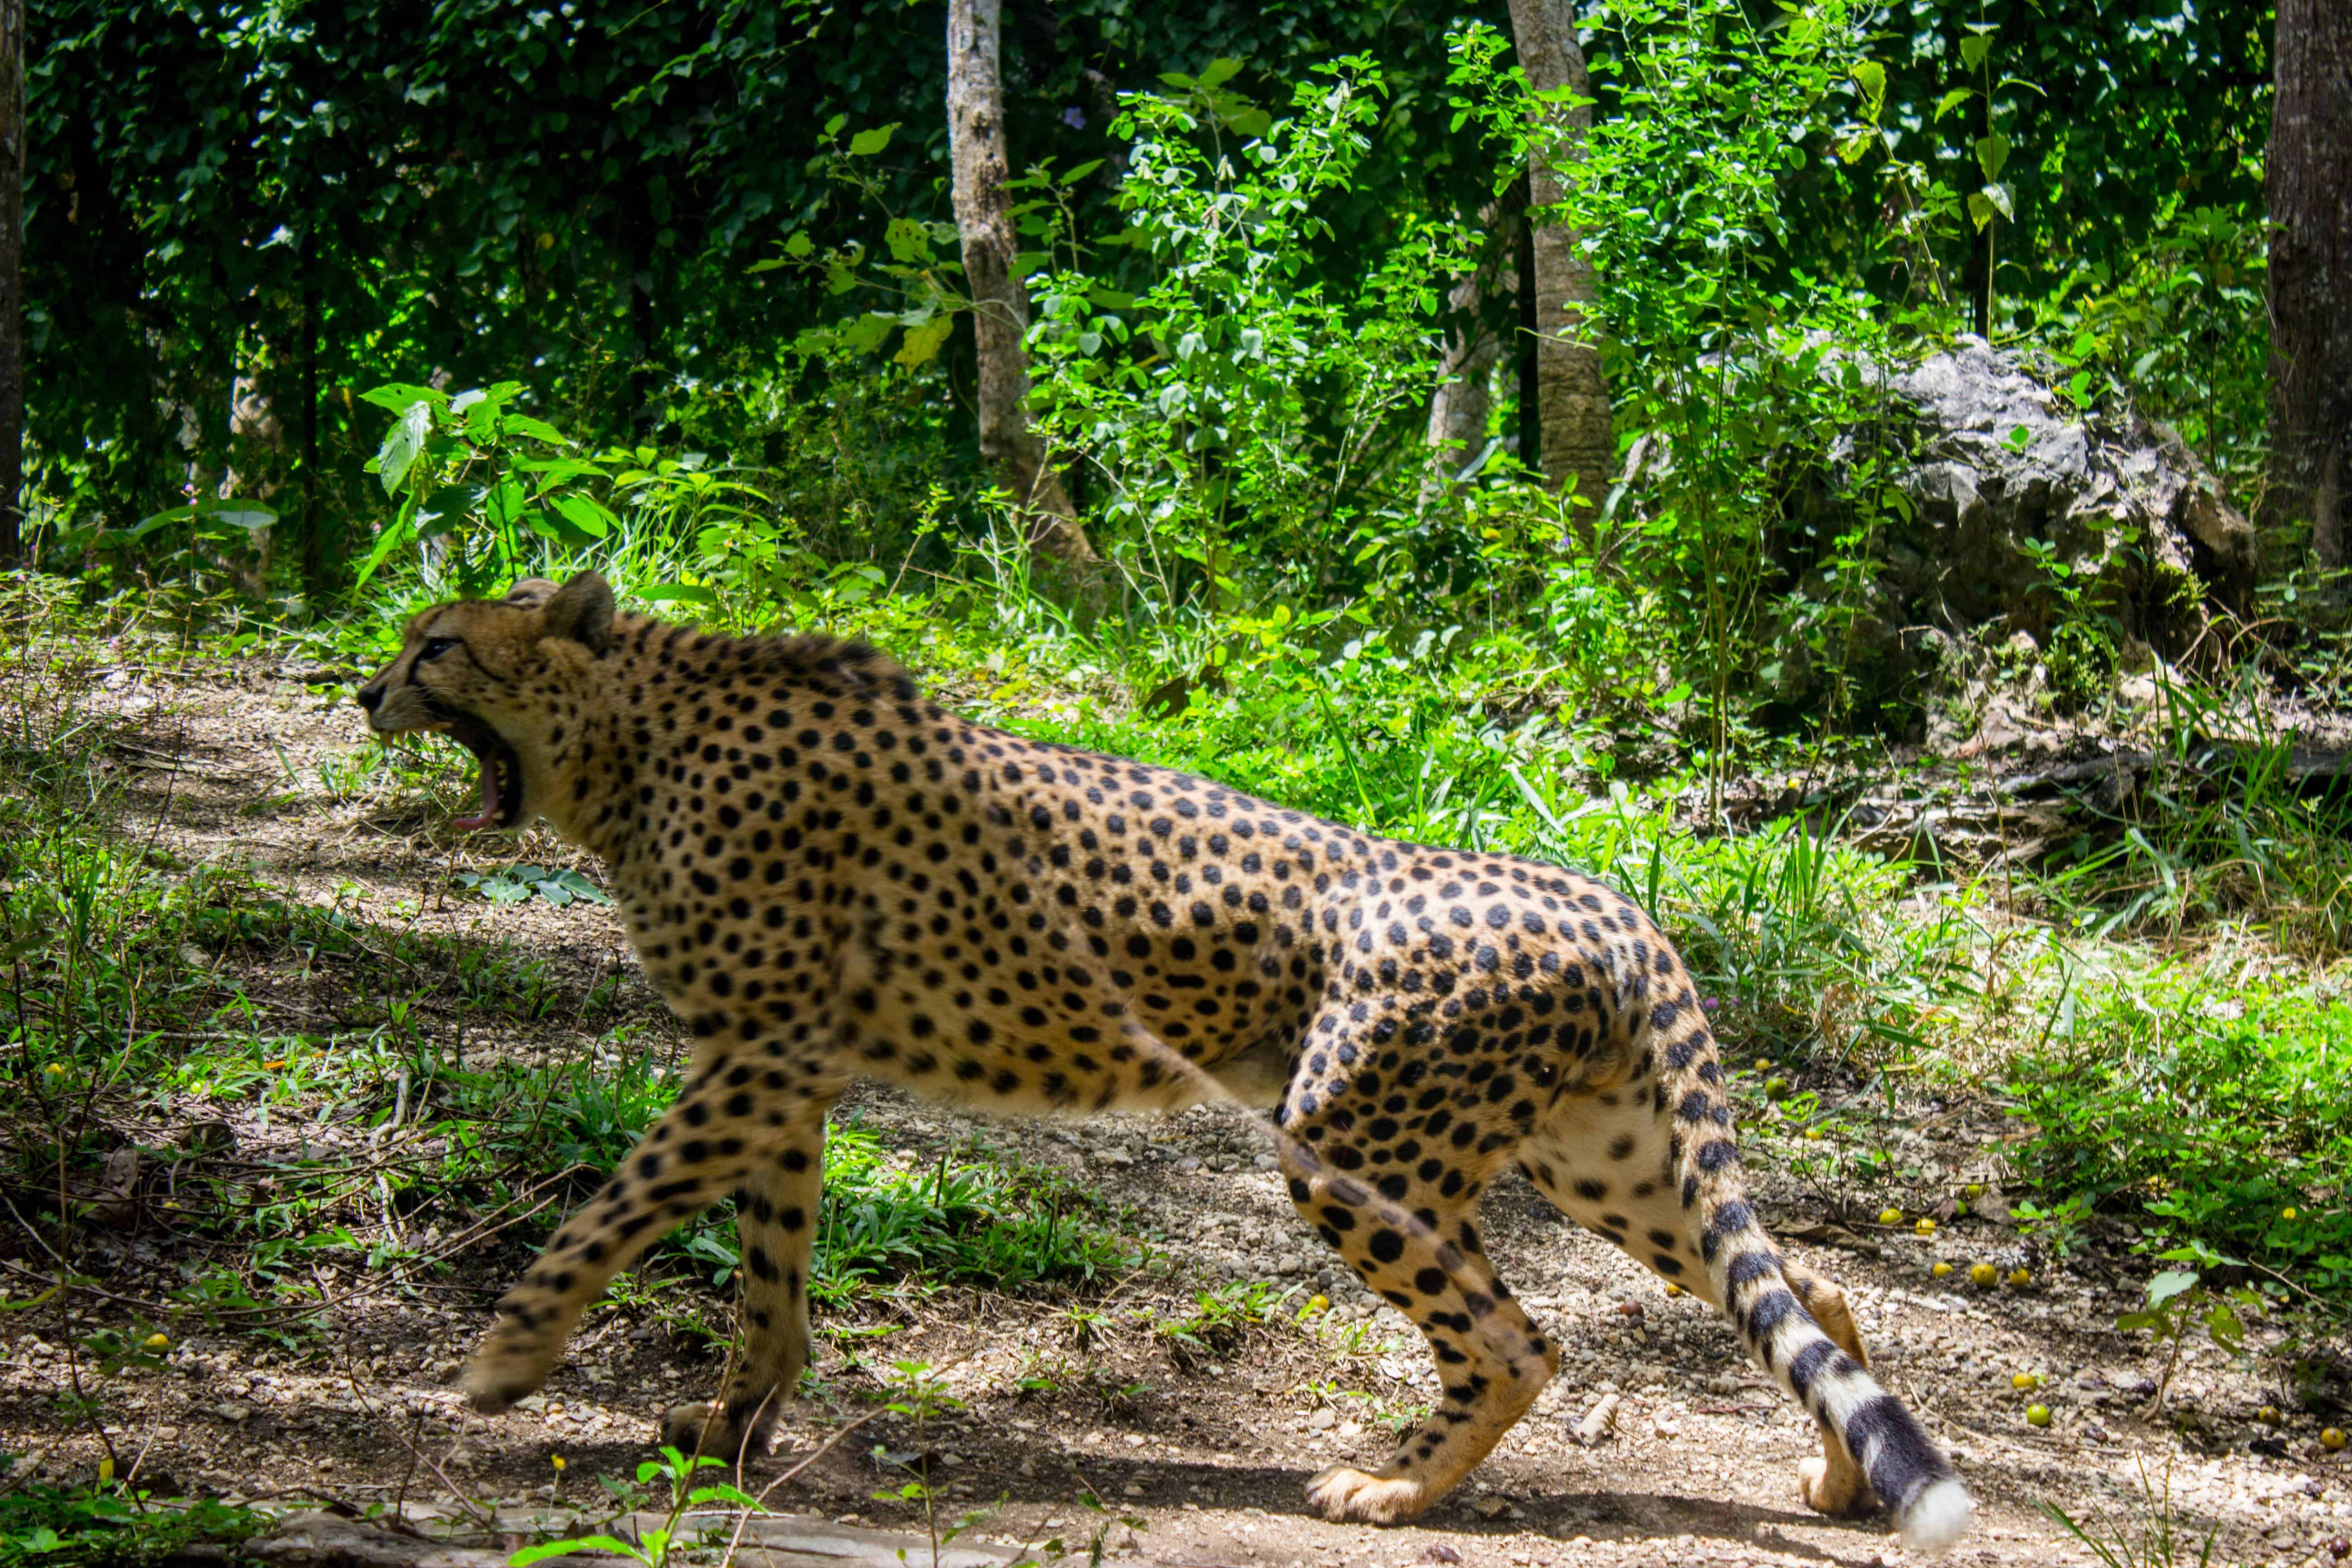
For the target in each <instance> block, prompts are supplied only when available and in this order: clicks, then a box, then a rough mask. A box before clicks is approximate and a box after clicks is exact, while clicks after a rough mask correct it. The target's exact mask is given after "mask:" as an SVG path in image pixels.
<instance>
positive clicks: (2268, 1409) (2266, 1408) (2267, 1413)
mask: <svg viewBox="0 0 2352 1568" xmlns="http://www.w3.org/2000/svg"><path fill="white" fill-rule="evenodd" d="M2254 1419H2255V1420H2257V1421H2259V1422H2261V1423H2262V1424H2263V1426H2277V1425H2278V1424H2279V1419H2280V1417H2279V1410H2278V1406H2277V1405H2263V1407H2262V1408H2261V1409H2260V1410H2257V1411H2255V1412H2254Z"/></svg>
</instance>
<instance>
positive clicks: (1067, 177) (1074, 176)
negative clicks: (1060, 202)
mask: <svg viewBox="0 0 2352 1568" xmlns="http://www.w3.org/2000/svg"><path fill="white" fill-rule="evenodd" d="M1102 166H1103V161H1102V160H1101V159H1100V158H1097V159H1095V160H1094V161H1093V162H1092V163H1081V164H1079V165H1078V166H1077V167H1076V168H1075V169H1072V170H1070V171H1069V172H1068V173H1067V174H1064V175H1063V176H1062V184H1066V185H1075V184H1077V183H1078V182H1079V181H1080V180H1083V179H1085V178H1086V177H1087V175H1088V174H1093V173H1094V172H1095V171H1096V170H1097V169H1099V168H1101V167H1102Z"/></svg>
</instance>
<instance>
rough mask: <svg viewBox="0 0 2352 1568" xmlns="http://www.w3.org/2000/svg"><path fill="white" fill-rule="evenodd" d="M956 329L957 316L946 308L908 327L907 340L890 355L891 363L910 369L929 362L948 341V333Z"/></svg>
mask: <svg viewBox="0 0 2352 1568" xmlns="http://www.w3.org/2000/svg"><path fill="white" fill-rule="evenodd" d="M954 330H955V318H954V317H953V316H951V315H950V314H948V313H947V312H946V311H944V310H942V311H940V313H939V314H938V315H936V316H933V317H932V318H931V319H930V320H929V321H925V322H924V323H923V324H922V325H920V326H918V327H908V329H907V338H906V341H905V342H902V343H900V344H899V345H898V353H895V354H892V355H891V356H890V363H893V364H902V365H905V366H906V367H907V368H908V369H909V370H911V369H913V368H914V367H915V366H917V365H919V364H927V363H929V362H930V361H931V360H932V359H933V358H935V357H936V356H937V355H938V353H939V352H940V346H941V345H942V344H944V343H945V342H947V341H948V334H949V333H950V331H954Z"/></svg>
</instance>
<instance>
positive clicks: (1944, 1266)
mask: <svg viewBox="0 0 2352 1568" xmlns="http://www.w3.org/2000/svg"><path fill="white" fill-rule="evenodd" d="M1927 1272H1928V1273H1930V1274H1932V1275H1934V1276H1935V1277H1936V1278H1937V1279H1945V1278H1947V1277H1948V1276H1949V1275H1950V1273H1951V1272H1952V1266H1951V1265H1950V1264H1948V1263H1938V1264H1937V1265H1936V1267H1934V1268H1930V1269H1929V1270H1927Z"/></svg>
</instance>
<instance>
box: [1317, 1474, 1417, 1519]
mask: <svg viewBox="0 0 2352 1568" xmlns="http://www.w3.org/2000/svg"><path fill="white" fill-rule="evenodd" d="M1429 1503H1430V1498H1429V1495H1428V1488H1427V1487H1426V1486H1425V1485H1423V1483H1422V1482H1420V1481H1417V1480H1415V1479H1412V1477H1410V1476H1375V1475H1371V1474H1369V1473H1367V1472H1365V1471H1363V1470H1360V1469H1357V1468H1354V1467H1353V1466H1350V1465H1334V1466H1332V1467H1331V1468H1329V1469H1328V1470H1325V1471H1324V1472H1323V1473H1322V1474H1321V1475H1319V1476H1317V1477H1316V1478H1315V1479H1313V1480H1311V1481H1309V1482H1307V1506H1308V1507H1309V1508H1312V1509H1315V1510H1317V1511H1318V1512H1320V1513H1321V1514H1322V1515H1323V1517H1324V1518H1326V1519H1328V1520H1330V1521H1333V1522H1335V1523H1357V1524H1402V1522H1403V1521H1406V1520H1408V1519H1411V1518H1412V1517H1413V1516H1414V1515H1416V1514H1418V1513H1420V1512H1421V1510H1423V1509H1424V1508H1427V1507H1428V1506H1429Z"/></svg>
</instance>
